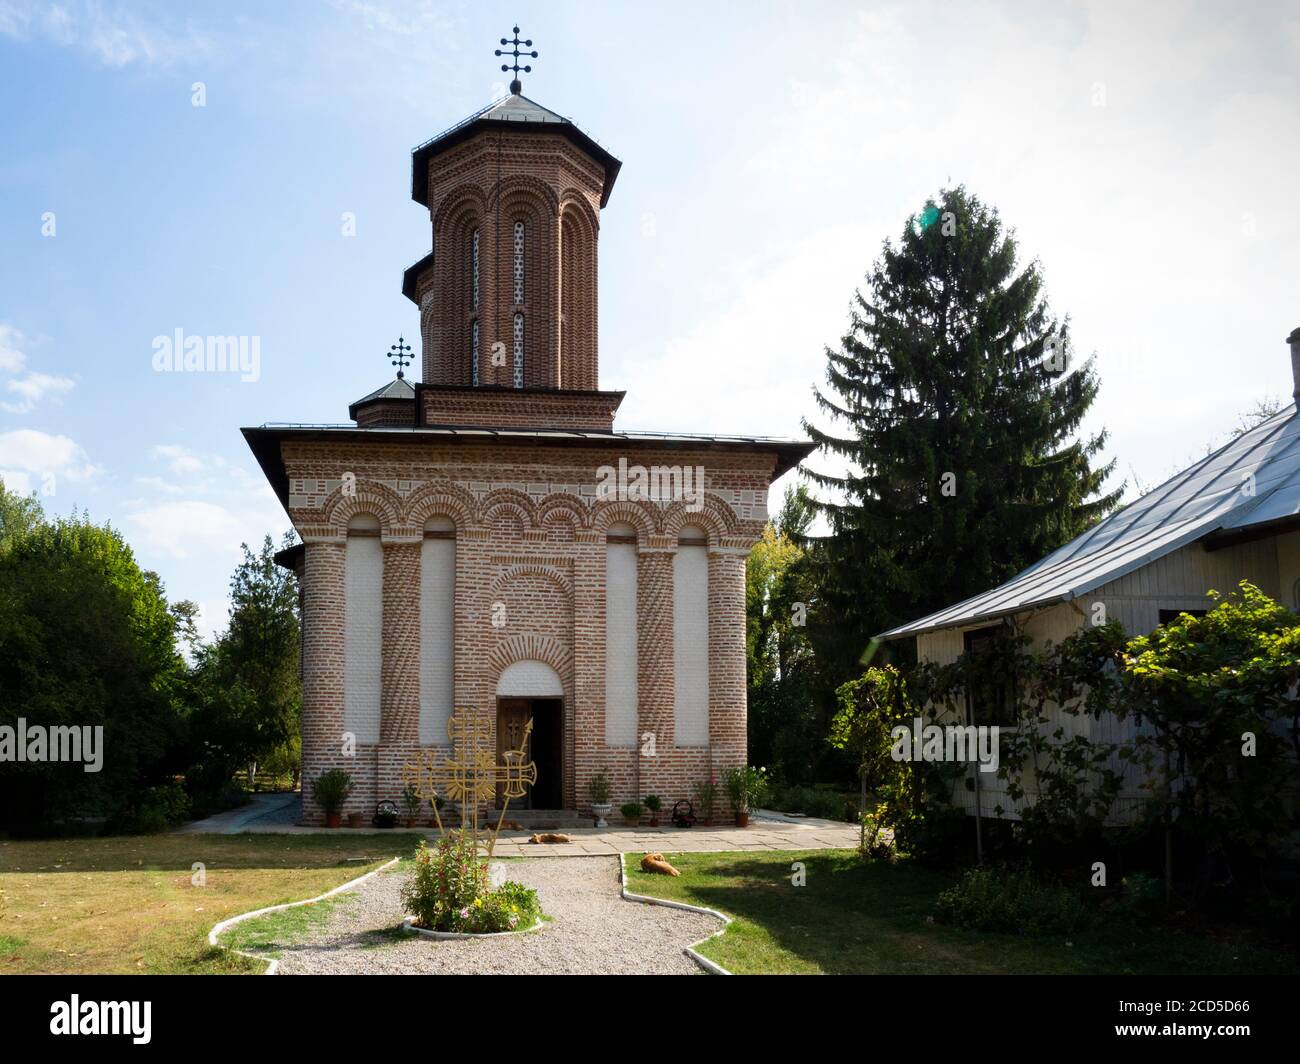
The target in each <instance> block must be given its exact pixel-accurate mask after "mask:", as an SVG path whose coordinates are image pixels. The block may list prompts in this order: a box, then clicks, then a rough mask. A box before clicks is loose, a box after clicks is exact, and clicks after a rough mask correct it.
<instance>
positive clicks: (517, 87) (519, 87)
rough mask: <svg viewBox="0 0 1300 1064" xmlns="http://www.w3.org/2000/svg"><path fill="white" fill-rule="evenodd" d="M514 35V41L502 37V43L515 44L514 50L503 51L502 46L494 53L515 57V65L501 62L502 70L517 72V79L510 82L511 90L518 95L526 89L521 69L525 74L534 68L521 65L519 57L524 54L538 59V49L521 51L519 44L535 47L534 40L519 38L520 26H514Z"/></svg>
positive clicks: (525, 46)
mask: <svg viewBox="0 0 1300 1064" xmlns="http://www.w3.org/2000/svg"><path fill="white" fill-rule="evenodd" d="M514 35H515V39H514V40H513V41H508V40H506V39H505V38H504V37H502V38H501V43H502V45H507V44H509V45H512V46H513V50H512V51H509V52H503V51H502V50H501V49H500V48H498V49H497V50H496V52H495V53H493V54H494V55H497V56H503V55H504V56H507V57H509V58H512V59H514V61H515V62H514V66H511V65H510V64H509V63H502V64H501V69H502V70H513V71H514V73H515V79H514V81H512V82H511V83H510V91H511V92H512V93H514V94H515V95H516V96H518V95H519V94H520V93H521V92H523V90H524V83H523V82H522V81H520V80H519V71H521V70H522V71H523V72H524V73H525V74H531V73H532V72H533V68H532V67H531V66H527V65H525V66H522V67H521V66H520V65H519V57H520V56H524V57H526V58H531V59H536V58H537V52H536V51H532V52H529V51H520V49H519V46H520V45H521V44H522V45H523V46H524V48H525V49H528V48H532V47H533V42H532V41H521V40H520V39H519V27H518V26H516V27H514Z"/></svg>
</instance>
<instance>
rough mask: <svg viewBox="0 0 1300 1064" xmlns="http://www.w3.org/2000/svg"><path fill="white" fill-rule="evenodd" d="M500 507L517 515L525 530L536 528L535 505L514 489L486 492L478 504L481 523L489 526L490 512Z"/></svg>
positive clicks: (490, 520)
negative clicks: (521, 520)
mask: <svg viewBox="0 0 1300 1064" xmlns="http://www.w3.org/2000/svg"><path fill="white" fill-rule="evenodd" d="M501 507H505V508H507V509H509V510H513V511H514V512H515V513H517V514H518V515H519V516H520V518H522V519H523V522H524V527H525V528H536V527H537V505H536V504H535V503H534V502H533V500H532V499H530V498H529V497H528V496H527V495H525V494H524V493H523V492H522V491H519V490H518V489H516V488H494V489H493V490H492V491H490V492H488V493H487V495H485V496H484V497H483V500H482V501H481V502H480V503H479V513H480V514H481V515H482V521H483V523H484V524H485V525H486V524H491V523H492V512H493V511H494V510H497V509H500V508H501Z"/></svg>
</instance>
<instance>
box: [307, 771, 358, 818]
mask: <svg viewBox="0 0 1300 1064" xmlns="http://www.w3.org/2000/svg"><path fill="white" fill-rule="evenodd" d="M351 794H352V777H351V776H349V775H348V774H347V773H346V772H344V771H343V770H342V769H341V768H332V769H330V770H329V771H328V772H322V773H321V774H320V775H319V776H317V777H316V781H315V782H314V783H313V784H312V785H311V796H312V798H314V799H315V800H316V804H317V805H319V806H320V807H321V810H322V811H323V812H324V814H325V824H326V826H327V827H331V828H336V827H338V826H339V824H340V823H341V822H342V814H343V803H344V802H346V801H347V800H348V798H349V796H350V795H351Z"/></svg>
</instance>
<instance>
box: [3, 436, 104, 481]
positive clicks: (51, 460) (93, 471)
mask: <svg viewBox="0 0 1300 1064" xmlns="http://www.w3.org/2000/svg"><path fill="white" fill-rule="evenodd" d="M101 472H103V470H101V469H100V468H99V467H97V466H94V465H92V464H91V463H90V460H89V459H88V458H87V457H86V452H85V451H83V450H82V449H81V447H80V446H79V445H78V444H77V443H76V441H75V440H72V439H70V438H69V437H67V436H52V435H50V434H49V433H46V432H38V431H37V430H35V429H14V430H13V431H11V432H3V433H0V477H3V478H4V482H5V484H6V485H7V486H9V487H10V488H12V489H14V490H16V491H21V492H24V493H26V492H28V491H32V490H35V488H36V487H37V485H38V484H39V485H41V486H42V487H43V488H44V489H45V490H47V491H48V490H51V487H52V484H53V483H54V481H55V480H57V479H58V478H66V479H68V480H73V481H83V480H88V479H90V478H91V477H93V476H96V475H98V474H99V473H101ZM50 478H54V480H51V479H50Z"/></svg>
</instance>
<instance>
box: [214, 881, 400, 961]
mask: <svg viewBox="0 0 1300 1064" xmlns="http://www.w3.org/2000/svg"><path fill="white" fill-rule="evenodd" d="M400 860H401V858H400V857H394V858H393V859H392V860H391V861H389V862H388V863H387V864H382V865H380V866H379V867H378V868H376V869H374V870H373V871H371V872H367V873H366V874H365V875H363V876H358V877H357V878H356V879H352V880H349V881H348V882H347V883H344V884H343V885H342V886H338V887H335V888H334V889H333V890H327V891H326V892H325V893H324V894H318V895H317V896H316V897H314V898H306V899H305V900H303V901H288V902H285V903H284V904H282V905H268V906H266V908H264V909H254V910H253V911H252V912H247V913H240V914H239V915H238V916H232V917H230V919H228V920H222V921H221V922H220V923H219V924H217V925H216V926H214V927H213V928H212V930H211V931H209V932H208V945H209V946H216V947H217V948H218V949H224V950H225V951H226V952H227V953H233V954H235V955H236V956H238V957H250V958H252V959H253V960H255V961H265V962H266V965H267V967H266V971H264V972H263V973H262V974H263V975H279V974H280V962H279V960H278V959H275V958H270V959H268V958H267V957H264V956H262V955H261V954H259V953H249V952H248V951H247V950H242V949H235V948H234V947H233V946H223V945H222V944H221V943H220V942H219V941H217V936H218V935H220V934H221V933H222V932H223V931H226V930H228V929H229V928H232V927H234V926H235V924H242V923H243V922H244V921H245V920H251V919H253V917H255V916H265V915H266V914H267V913H278V912H281V911H283V910H284V909H296V908H297V907H298V906H300V905H314V904H315V903H316V902H318V901H324V900H325V899H326V898H329V897H332V896H333V895H335V894H338V893H340V892H341V891H345V890H350V889H351V888H352V887H355V886H357V885H358V884H359V883H364V882H365V881H366V880H367V879H369V878H370V877H371V876H377V875H379V873H380V872H385V871H387V870H388V869H390V868H392V867H393V865H395V864H397V862H398V861H400Z"/></svg>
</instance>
